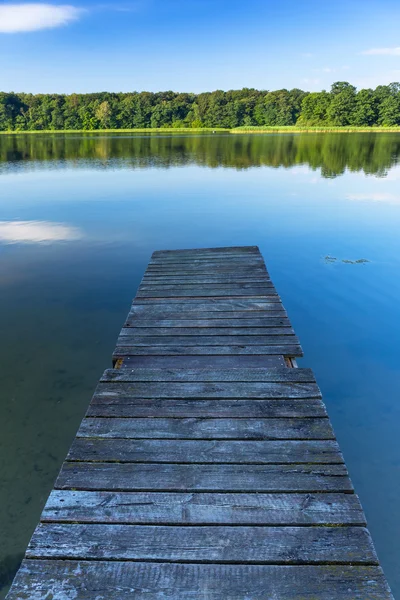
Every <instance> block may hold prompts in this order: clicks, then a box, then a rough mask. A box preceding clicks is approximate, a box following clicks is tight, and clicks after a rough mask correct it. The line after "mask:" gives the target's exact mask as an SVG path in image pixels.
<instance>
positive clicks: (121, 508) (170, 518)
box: [41, 490, 366, 526]
mask: <svg viewBox="0 0 400 600" xmlns="http://www.w3.org/2000/svg"><path fill="white" fill-rule="evenodd" d="M41 520H42V521H62V522H73V523H76V522H80V523H100V522H102V523H130V524H156V523H159V524H165V525H168V524H177V525H179V524H182V525H190V524H192V525H196V524H198V525H212V524H214V525H218V524H219V525H228V524H232V525H252V524H253V525H255V524H257V525H346V524H347V525H362V526H365V525H366V522H365V517H364V513H363V510H362V508H361V505H360V502H359V499H358V497H357V496H356V495H355V494H262V493H261V494H260V493H258V494H240V493H239V494H218V493H214V494H202V493H199V494H196V493H195V494H185V493H174V492H164V493H163V492H73V491H70V490H53V491H52V493H51V494H50V497H49V499H48V501H47V503H46V506H45V507H44V510H43V513H42V516H41Z"/></svg>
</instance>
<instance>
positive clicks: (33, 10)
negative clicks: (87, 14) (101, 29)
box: [0, 4, 83, 33]
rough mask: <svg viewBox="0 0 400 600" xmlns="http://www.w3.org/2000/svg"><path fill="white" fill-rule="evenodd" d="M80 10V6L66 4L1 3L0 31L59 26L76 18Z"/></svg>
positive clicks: (16, 31)
mask: <svg viewBox="0 0 400 600" xmlns="http://www.w3.org/2000/svg"><path fill="white" fill-rule="evenodd" d="M82 12H83V10H82V9H80V8H76V7H75V6H67V5H65V6H54V5H52V4H3V5H0V33H18V32H21V31H38V30H39V29H49V28H52V27H60V26H61V25H67V24H68V23H70V22H71V21H74V20H76V19H77V18H78V17H79V16H80V15H81V13H82Z"/></svg>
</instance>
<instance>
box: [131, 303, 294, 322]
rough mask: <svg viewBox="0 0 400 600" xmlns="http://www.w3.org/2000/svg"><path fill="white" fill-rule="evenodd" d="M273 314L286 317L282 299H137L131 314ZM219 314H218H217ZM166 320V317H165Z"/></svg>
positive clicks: (197, 315)
mask: <svg viewBox="0 0 400 600" xmlns="http://www.w3.org/2000/svg"><path fill="white" fill-rule="evenodd" d="M271 311H272V312H276V311H279V312H280V313H282V314H284V315H286V312H285V311H284V308H283V306H282V303H281V301H280V299H276V298H274V299H272V300H257V299H256V300H254V299H249V300H248V299H246V298H244V299H235V300H226V299H223V300H215V299H210V300H209V301H204V300H196V299H186V300H178V301H176V300H173V299H170V300H168V301H161V300H159V301H151V302H150V301H146V300H140V299H135V301H134V303H133V304H132V306H131V309H130V313H131V314H138V315H143V314H145V315H146V316H147V315H150V314H152V313H154V314H159V315H161V317H163V316H164V315H168V314H170V313H174V314H177V315H181V316H182V315H185V314H188V315H190V314H191V315H193V313H196V316H195V318H196V319H201V318H203V315H205V316H204V318H211V317H209V316H208V315H214V317H216V318H218V319H225V318H227V319H233V318H238V315H239V318H240V317H242V316H247V317H251V318H253V317H259V316H260V317H264V316H269V315H270V314H271ZM215 313H218V314H215ZM271 316H276V315H271ZM164 318H165V317H164Z"/></svg>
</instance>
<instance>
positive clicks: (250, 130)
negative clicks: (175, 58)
mask: <svg viewBox="0 0 400 600" xmlns="http://www.w3.org/2000/svg"><path fill="white" fill-rule="evenodd" d="M74 133H75V134H80V135H81V134H90V135H92V134H102V133H148V134H151V133H166V134H171V133H178V134H179V133H189V134H190V133H191V134H198V133H230V134H255V133H400V126H395V127H350V126H349V127H300V126H292V125H288V126H282V127H278V126H276V127H275V126H271V127H234V128H232V129H226V128H223V127H214V128H212V127H201V128H191V127H182V128H181V127H159V128H150V127H148V128H143V129H34V130H27V131H25V130H10V131H0V135H40V134H44V135H48V134H57V135H60V134H65V135H71V134H74Z"/></svg>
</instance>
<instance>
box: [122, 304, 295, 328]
mask: <svg viewBox="0 0 400 600" xmlns="http://www.w3.org/2000/svg"><path fill="white" fill-rule="evenodd" d="M273 306H276V307H277V309H276V310H272V309H270V310H265V311H257V313H255V314H252V313H251V312H248V311H243V312H238V311H227V312H223V311H221V312H216V311H214V312H212V311H196V310H189V311H187V310H182V311H181V312H177V311H176V309H174V307H170V309H168V308H167V307H165V310H163V309H162V308H161V309H160V308H157V307H146V306H143V305H136V304H134V305H133V306H132V310H131V311H130V312H129V314H128V316H127V321H126V323H127V325H128V326H134V327H136V326H138V323H139V321H140V322H143V324H144V325H143V326H146V325H145V323H153V322H154V323H156V322H157V321H159V322H160V323H161V322H162V321H170V320H172V321H174V322H179V321H180V322H181V323H182V326H183V327H184V326H185V323H186V322H188V321H196V322H199V323H202V322H203V321H207V320H208V321H209V322H210V325H211V326H213V325H212V321H216V323H215V324H214V327H217V326H218V324H219V323H221V324H222V326H223V327H225V326H224V325H223V321H227V322H231V323H233V325H235V321H236V325H237V324H238V321H243V322H245V321H253V322H259V323H257V326H260V327H268V323H269V321H272V322H273V321H274V319H279V320H281V319H282V318H285V317H286V316H287V315H286V312H285V311H284V310H283V309H282V305H281V304H274V305H273ZM127 325H125V327H126V326H127ZM204 325H205V326H206V327H207V325H206V324H205V323H204ZM160 326H162V325H160ZM188 326H189V325H188ZM289 326H290V321H289ZM177 327H179V325H177ZM226 327H228V325H226Z"/></svg>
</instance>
